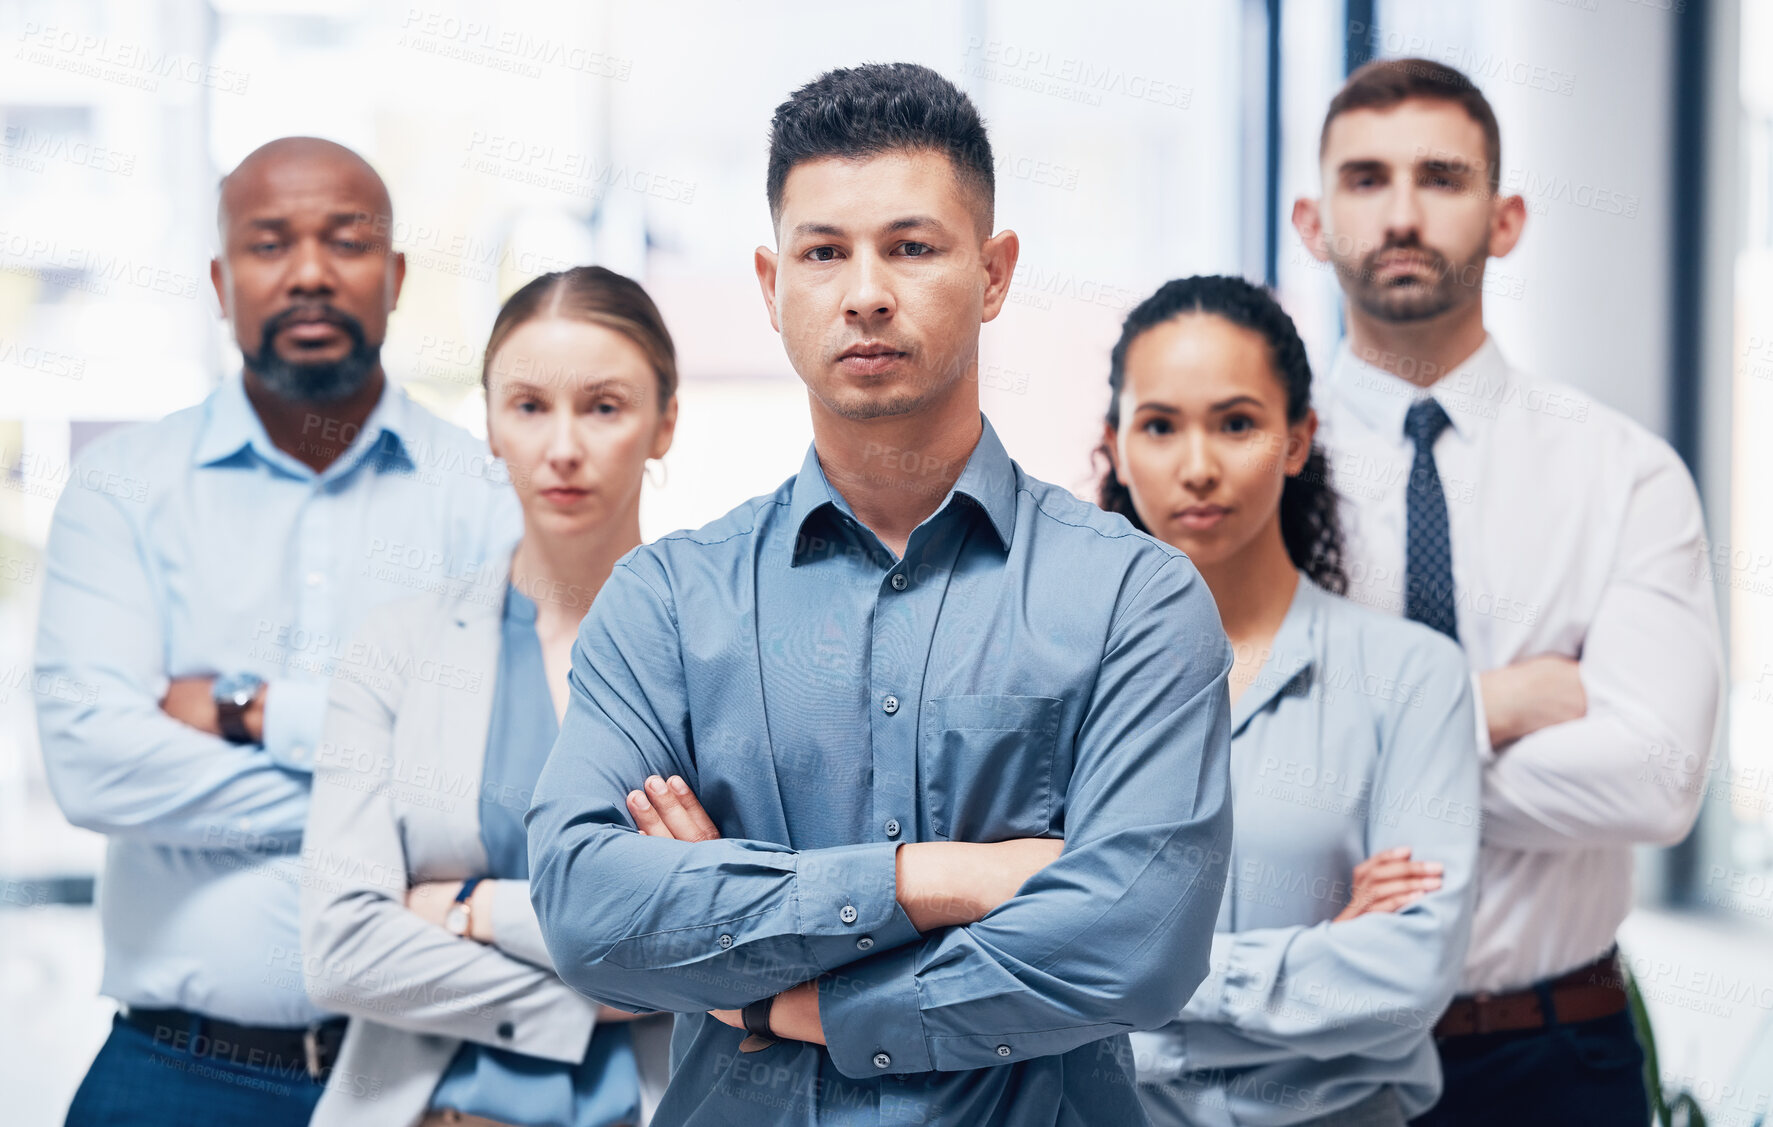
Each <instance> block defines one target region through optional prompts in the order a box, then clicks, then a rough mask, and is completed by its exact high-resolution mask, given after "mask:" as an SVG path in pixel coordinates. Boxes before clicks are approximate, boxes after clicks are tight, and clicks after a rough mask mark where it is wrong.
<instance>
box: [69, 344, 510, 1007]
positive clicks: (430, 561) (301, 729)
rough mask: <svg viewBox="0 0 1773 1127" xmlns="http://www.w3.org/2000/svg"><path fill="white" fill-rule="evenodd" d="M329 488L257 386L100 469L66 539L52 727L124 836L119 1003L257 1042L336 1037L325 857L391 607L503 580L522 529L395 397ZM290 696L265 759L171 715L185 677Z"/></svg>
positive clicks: (86, 805) (474, 446)
mask: <svg viewBox="0 0 1773 1127" xmlns="http://www.w3.org/2000/svg"><path fill="white" fill-rule="evenodd" d="M315 437H316V439H317V440H324V441H327V442H328V443H329V444H336V443H337V442H339V441H341V440H349V447H348V449H347V450H346V452H345V453H344V454H343V455H342V456H341V457H339V458H338V459H337V460H336V461H334V462H333V464H332V465H330V466H328V467H327V469H326V472H324V473H320V474H316V473H314V472H313V471H312V470H311V469H309V468H308V467H307V466H305V465H303V464H302V463H301V462H299V461H297V460H296V459H295V458H293V457H291V456H290V455H288V454H286V453H284V452H283V451H281V450H278V449H277V448H276V447H274V446H273V445H272V443H271V441H270V439H269V437H268V436H267V435H266V434H265V430H264V426H263V424H262V423H261V422H260V421H259V418H258V415H257V413H256V412H255V411H254V410H253V408H252V405H251V403H250V402H249V401H248V400H247V398H246V392H245V388H244V386H243V385H242V382H241V379H240V377H239V376H238V375H236V376H234V377H233V378H231V379H229V380H227V381H225V382H224V383H223V384H222V386H221V387H219V388H217V389H216V391H215V392H213V393H212V394H211V395H210V396H209V397H208V398H207V399H205V400H204V401H203V402H202V403H200V404H198V405H196V406H194V407H190V408H187V409H185V410H183V411H177V412H175V413H173V414H171V415H168V416H167V417H166V418H164V419H161V420H160V421H158V422H154V423H145V424H142V425H138V426H131V427H127V428H123V429H121V430H117V431H113V432H111V433H108V434H105V435H103V436H101V437H100V438H98V439H96V440H95V441H94V442H93V443H92V444H91V445H90V446H89V447H88V448H87V449H86V450H84V451H82V452H81V454H80V456H79V458H78V459H77V460H76V463H75V465H74V467H73V470H72V472H71V473H70V475H69V480H68V484H67V487H66V488H65V489H64V490H63V492H62V496H61V499H60V501H59V502H58V503H57V505H56V509H55V517H54V520H53V523H52V525H51V528H50V533H49V546H48V553H47V554H48V559H47V564H46V567H45V576H46V580H45V584H44V591H43V604H42V612H41V617H40V620H39V627H38V636H37V655H36V663H37V670H38V674H39V677H40V679H41V680H42V681H43V683H45V684H61V685H66V686H69V691H68V692H65V693H44V694H40V695H39V697H38V701H37V717H38V728H39V732H40V735H41V739H42V745H43V757H44V765H45V768H46V770H47V773H48V777H49V783H50V786H51V788H52V790H53V792H54V794H55V797H56V800H57V802H59V803H60V804H61V807H62V810H63V812H64V813H65V814H66V815H67V817H68V820H69V821H71V822H73V823H74V824H75V825H78V826H84V827H86V828H88V829H92V830H96V831H98V832H100V833H104V834H108V835H110V841H109V843H108V847H107V850H106V856H105V867H104V872H103V874H102V875H101V877H100V880H99V885H98V902H99V912H100V917H101V920H102V924H103V931H104V941H105V972H104V979H103V983H102V986H101V989H102V991H103V992H104V993H105V994H107V995H109V996H111V997H113V998H116V999H118V1000H119V1001H121V1002H124V1003H126V1004H128V1005H131V1006H138V1007H149V1008H155V1007H179V1008H184V1009H189V1010H194V1011H197V1012H199V1013H202V1014H206V1015H208V1016H210V1017H216V1018H222V1019H225V1020H229V1021H237V1022H244V1023H248V1024H257V1025H278V1026H293V1025H300V1024H303V1023H306V1022H308V1021H310V1020H313V1019H314V1018H316V1017H318V1016H320V1014H319V1011H318V1010H316V1008H315V1007H314V1006H313V1005H312V1003H310V1002H309V1000H308V996H307V992H306V990H305V989H304V988H303V982H302V965H301V953H300V944H299V927H298V920H297V915H298V910H299V900H300V896H299V893H300V885H299V881H300V879H301V864H300V856H299V852H298V850H299V849H300V846H301V834H302V826H303V822H304V820H305V818H306V815H307V807H308V783H309V772H310V770H311V767H312V764H313V761H314V747H315V743H316V741H318V740H319V738H320V733H321V726H322V722H323V719H324V716H325V712H326V688H327V684H328V681H329V679H330V678H331V677H334V676H342V677H368V676H376V675H377V674H378V672H379V671H378V670H377V668H376V663H377V662H378V661H379V660H382V656H383V655H377V654H370V653H364V652H360V651H359V649H358V648H356V647H354V646H353V644H352V637H353V633H354V632H355V630H356V627H357V623H358V620H359V618H360V617H361V616H362V615H363V613H364V612H365V611H367V610H368V609H369V608H371V607H372V606H375V605H377V604H379V603H382V602H385V601H388V600H390V599H394V598H399V597H402V596H406V595H411V594H413V593H414V592H416V591H425V590H439V589H444V588H447V587H448V586H450V585H452V584H457V583H460V582H463V581H464V578H465V577H478V576H482V575H484V574H485V573H486V572H487V571H488V570H489V569H493V568H499V567H502V566H503V563H504V560H505V558H507V557H508V555H509V552H510V549H511V545H512V543H513V542H514V541H515V539H516V536H517V533H518V530H519V522H518V515H517V507H516V503H515V500H514V498H513V496H512V493H511V489H510V487H509V486H508V485H506V484H504V483H503V476H502V474H500V473H499V472H497V470H496V469H495V468H494V464H493V463H492V462H491V461H490V459H489V455H488V454H487V452H486V448H485V446H484V445H483V444H482V443H480V442H478V441H477V440H476V439H474V438H473V437H472V436H470V435H469V434H467V433H466V432H465V431H462V430H461V429H459V428H457V427H454V426H451V425H449V424H448V423H445V422H443V421H442V420H441V419H439V418H437V417H436V416H435V415H432V414H431V413H430V412H429V411H427V410H425V409H424V408H422V407H420V406H418V405H417V404H415V403H413V402H412V401H411V400H410V399H409V398H408V397H407V395H406V393H405V392H403V391H401V390H400V389H399V388H396V387H394V386H392V385H390V386H389V389H388V390H387V392H385V393H384V394H383V396H382V398H381V400H380V401H379V402H378V403H377V405H376V407H375V410H374V411H373V412H372V413H371V415H370V417H369V419H368V420H367V421H366V422H365V424H364V426H363V428H362V431H361V433H358V434H355V435H349V434H346V435H340V434H338V433H336V432H329V431H326V430H325V429H324V427H323V425H322V424H321V423H320V422H319V421H318V420H317V421H316V435H315ZM235 672H249V673H256V674H258V675H259V676H260V677H263V678H264V679H265V680H266V681H268V682H269V684H270V689H269V693H268V695H267V697H266V705H265V709H266V711H265V741H264V744H263V746H259V745H236V744H232V743H229V742H227V741H226V740H223V739H221V738H219V737H216V736H211V735H206V734H205V733H203V732H199V731H197V730H196V729H194V728H191V727H188V726H186V725H185V724H182V723H180V722H179V721H177V720H174V719H172V718H171V717H170V716H167V715H166V714H165V713H163V712H161V711H160V707H159V704H158V702H159V700H160V699H161V698H162V697H163V696H164V695H165V692H166V688H167V682H168V679H169V678H174V677H196V676H213V675H217V674H226V673H235Z"/></svg>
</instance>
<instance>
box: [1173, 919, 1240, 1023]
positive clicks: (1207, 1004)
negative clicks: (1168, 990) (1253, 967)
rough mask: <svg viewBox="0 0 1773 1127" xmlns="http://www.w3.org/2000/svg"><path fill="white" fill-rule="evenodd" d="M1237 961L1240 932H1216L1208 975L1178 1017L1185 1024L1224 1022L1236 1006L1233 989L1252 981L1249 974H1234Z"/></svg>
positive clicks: (1208, 963) (1208, 957)
mask: <svg viewBox="0 0 1773 1127" xmlns="http://www.w3.org/2000/svg"><path fill="white" fill-rule="evenodd" d="M1236 962H1237V933H1236V932H1233V931H1215V932H1214V933H1213V944H1212V948H1211V951H1210V953H1209V954H1208V955H1207V976H1206V977H1205V978H1203V979H1201V983H1200V985H1199V986H1197V987H1195V988H1194V993H1193V994H1192V995H1190V996H1189V999H1188V1001H1187V1003H1186V1004H1185V1005H1183V1007H1182V1013H1181V1014H1180V1015H1178V1016H1179V1017H1180V1018H1181V1020H1183V1021H1223V1020H1225V1018H1226V1016H1227V1015H1228V1014H1229V1013H1230V1012H1231V1010H1232V1006H1233V1004H1234V997H1233V990H1234V988H1235V987H1236V986H1240V985H1244V984H1246V983H1247V982H1248V981H1249V975H1248V973H1247V972H1245V973H1242V974H1235V975H1234V967H1235V965H1236Z"/></svg>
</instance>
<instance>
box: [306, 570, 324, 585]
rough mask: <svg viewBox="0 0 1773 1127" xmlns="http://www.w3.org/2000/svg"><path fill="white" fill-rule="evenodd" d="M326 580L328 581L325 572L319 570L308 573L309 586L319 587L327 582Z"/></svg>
mask: <svg viewBox="0 0 1773 1127" xmlns="http://www.w3.org/2000/svg"><path fill="white" fill-rule="evenodd" d="M325 582H326V575H325V573H323V572H319V571H310V572H309V573H308V586H310V587H318V586H320V585H321V584H322V583H325Z"/></svg>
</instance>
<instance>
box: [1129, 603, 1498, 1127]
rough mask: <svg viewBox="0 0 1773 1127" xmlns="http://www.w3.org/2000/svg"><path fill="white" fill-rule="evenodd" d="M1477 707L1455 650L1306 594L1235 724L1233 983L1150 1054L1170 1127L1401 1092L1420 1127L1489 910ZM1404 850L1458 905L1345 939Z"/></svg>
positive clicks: (1288, 1115) (1321, 1109)
mask: <svg viewBox="0 0 1773 1127" xmlns="http://www.w3.org/2000/svg"><path fill="white" fill-rule="evenodd" d="M1472 707H1473V706H1472V700H1471V682H1470V679H1469V676H1468V671H1467V669H1466V664H1465V658H1464V655H1463V653H1462V652H1461V651H1460V649H1459V647H1458V646H1457V645H1456V644H1455V643H1453V642H1451V641H1449V640H1448V639H1446V638H1444V637H1442V636H1441V635H1439V634H1437V633H1435V632H1434V631H1432V630H1429V629H1428V628H1426V627H1424V626H1421V625H1418V624H1417V623H1414V622H1407V621H1405V620H1403V619H1400V618H1396V617H1394V616H1391V615H1382V614H1378V613H1375V612H1373V611H1370V610H1367V609H1365V608H1363V607H1360V606H1358V605H1357V604H1355V603H1352V602H1350V601H1349V600H1347V599H1342V598H1338V597H1336V596H1335V595H1332V594H1329V593H1328V592H1326V591H1324V590H1323V589H1322V588H1319V587H1317V586H1315V585H1313V584H1312V582H1311V581H1310V580H1308V579H1306V578H1305V577H1304V576H1301V577H1300V579H1299V586H1298V589H1297V591H1296V593H1295V594H1294V596H1293V602H1292V605H1291V606H1290V607H1289V608H1288V610H1287V616H1286V619H1285V620H1284V621H1283V622H1282V623H1281V627H1280V630H1279V631H1278V632H1277V633H1276V634H1275V637H1274V642H1273V644H1272V645H1271V646H1270V652H1269V654H1268V656H1267V660H1266V661H1265V662H1264V663H1263V665H1262V668H1261V670H1260V671H1259V672H1258V674H1257V676H1256V679H1255V681H1254V682H1252V684H1251V685H1250V686H1249V688H1247V689H1245V690H1244V692H1243V693H1242V694H1241V695H1240V696H1239V697H1238V700H1237V704H1236V705H1235V706H1233V709H1232V737H1231V792H1232V803H1233V807H1234V808H1235V810H1236V819H1237V835H1236V837H1235V838H1234V839H1233V842H1232V850H1231V874H1230V877H1229V879H1228V880H1227V882H1226V886H1225V900H1224V903H1223V904H1222V905H1221V906H1220V909H1219V923H1218V934H1216V935H1215V936H1214V937H1213V956H1212V961H1213V973H1212V975H1211V976H1210V977H1208V979H1207V980H1206V982H1205V983H1203V984H1202V985H1201V987H1200V989H1199V990H1197V991H1196V992H1195V994H1194V997H1193V998H1192V999H1191V1000H1190V1001H1189V1003H1188V1005H1187V1006H1186V1007H1185V1008H1184V1009H1183V1010H1182V1011H1181V1015H1180V1017H1179V1019H1178V1020H1176V1021H1173V1022H1171V1023H1170V1024H1169V1025H1167V1026H1165V1027H1164V1028H1163V1029H1162V1030H1159V1031H1156V1032H1152V1033H1139V1034H1134V1036H1133V1037H1132V1039H1131V1041H1132V1049H1133V1054H1134V1059H1135V1061H1136V1062H1137V1067H1138V1073H1139V1079H1140V1081H1141V1083H1140V1092H1141V1094H1142V1095H1143V1096H1144V1097H1145V1102H1146V1109H1147V1110H1148V1111H1149V1112H1150V1113H1151V1118H1152V1121H1153V1122H1154V1123H1157V1124H1160V1125H1161V1124H1188V1125H1194V1127H1208V1125H1210V1127H1234V1125H1235V1127H1251V1125H1258V1124H1260V1125H1280V1124H1294V1123H1309V1122H1311V1121H1313V1120H1315V1119H1318V1118H1320V1117H1322V1116H1324V1115H1327V1114H1328V1113H1330V1112H1332V1111H1337V1110H1340V1109H1343V1108H1347V1107H1350V1106H1352V1105H1354V1104H1356V1103H1358V1102H1360V1101H1361V1100H1363V1099H1366V1098H1368V1097H1370V1096H1372V1095H1373V1094H1374V1093H1375V1092H1377V1091H1378V1090H1379V1089H1380V1088H1382V1087H1386V1086H1389V1087H1391V1088H1392V1089H1393V1090H1394V1091H1395V1093H1396V1096H1397V1099H1398V1103H1399V1104H1400V1106H1401V1107H1402V1108H1403V1111H1404V1114H1405V1115H1406V1116H1414V1115H1417V1114H1419V1113H1421V1112H1422V1111H1424V1110H1426V1109H1427V1108H1428V1107H1429V1106H1431V1105H1432V1104H1433V1103H1434V1101H1435V1099H1436V1097H1437V1096H1438V1095H1439V1094H1440V1088H1441V1073H1440V1061H1439V1058H1438V1057H1437V1056H1436V1053H1435V1047H1434V1041H1433V1039H1432V1037H1431V1035H1430V1034H1431V1030H1432V1028H1433V1026H1434V1023H1435V1021H1436V1020H1438V1019H1439V1017H1440V1014H1441V1011H1442V1010H1444V1009H1445V1008H1446V1005H1447V1002H1448V1001H1449V1000H1450V999H1451V998H1452V997H1453V994H1454V992H1455V988H1456V987H1457V985H1458V982H1459V972H1460V968H1461V966H1462V965H1463V963H1464V958H1465V947H1466V942H1467V939H1468V938H1469V935H1470V930H1471V914H1472V905H1473V902H1474V900H1475V897H1476V894H1477V880H1476V877H1475V871H1476V869H1475V866H1476V864H1477V852H1478V831H1479V824H1480V820H1481V819H1480V814H1479V811H1480V809H1481V796H1480V791H1479V780H1478V770H1479V769H1478V754H1477V748H1476V739H1475V736H1474V734H1473V732H1474V725H1475V721H1474V720H1473V718H1472ZM1400 845H1407V846H1409V847H1410V848H1411V850H1412V854H1411V856H1412V859H1413V860H1417V861H1438V862H1440V863H1441V864H1442V865H1443V866H1445V871H1444V874H1443V876H1442V882H1441V887H1440V889H1439V890H1438V891H1436V892H1432V893H1429V894H1427V895H1425V896H1423V897H1422V898H1421V899H1419V900H1417V901H1416V902H1415V903H1413V904H1411V905H1410V906H1409V907H1407V908H1405V909H1403V910H1402V911H1400V912H1396V913H1369V914H1366V915H1363V916H1359V917H1357V918H1355V919H1353V920H1350V921H1348V922H1346V923H1333V922H1331V921H1332V920H1333V919H1334V917H1335V916H1336V915H1337V913H1339V912H1341V911H1342V909H1343V908H1344V907H1346V906H1347V904H1348V902H1349V898H1350V891H1351V885H1352V881H1353V876H1354V867H1355V865H1357V864H1359V863H1360V862H1362V861H1364V860H1366V859H1367V858H1368V857H1370V856H1372V855H1373V854H1375V853H1378V852H1380V851H1382V850H1386V849H1391V848H1394V847H1396V846H1400Z"/></svg>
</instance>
